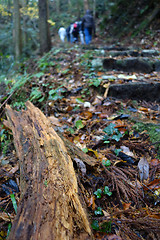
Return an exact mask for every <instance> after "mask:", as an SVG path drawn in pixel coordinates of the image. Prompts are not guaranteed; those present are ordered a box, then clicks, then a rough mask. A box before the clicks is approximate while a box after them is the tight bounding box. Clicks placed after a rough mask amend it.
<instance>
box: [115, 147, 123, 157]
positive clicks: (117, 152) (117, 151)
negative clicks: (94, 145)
mask: <svg viewBox="0 0 160 240" xmlns="http://www.w3.org/2000/svg"><path fill="white" fill-rule="evenodd" d="M121 151H122V150H121V149H120V148H118V149H114V152H115V154H116V156H118V154H119V153H120V152H121Z"/></svg>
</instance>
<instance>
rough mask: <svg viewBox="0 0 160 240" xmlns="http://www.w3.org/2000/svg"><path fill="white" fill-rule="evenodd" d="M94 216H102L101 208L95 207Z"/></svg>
mask: <svg viewBox="0 0 160 240" xmlns="http://www.w3.org/2000/svg"><path fill="white" fill-rule="evenodd" d="M94 214H95V215H101V216H103V212H102V208H101V207H97V210H95V211H94Z"/></svg>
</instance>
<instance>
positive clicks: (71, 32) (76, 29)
mask: <svg viewBox="0 0 160 240" xmlns="http://www.w3.org/2000/svg"><path fill="white" fill-rule="evenodd" d="M66 36H67V41H68V42H71V43H77V42H79V37H80V41H81V44H84V35H83V29H82V21H76V22H74V23H71V24H70V25H69V26H68V27H67V29H66Z"/></svg>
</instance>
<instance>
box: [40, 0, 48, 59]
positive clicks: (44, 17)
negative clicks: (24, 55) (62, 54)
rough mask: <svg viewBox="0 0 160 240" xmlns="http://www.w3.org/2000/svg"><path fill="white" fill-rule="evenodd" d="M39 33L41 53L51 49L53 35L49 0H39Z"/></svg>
mask: <svg viewBox="0 0 160 240" xmlns="http://www.w3.org/2000/svg"><path fill="white" fill-rule="evenodd" d="M38 8H39V35H40V53H41V55H42V54H43V53H45V52H48V51H49V50H50V49H51V37H50V31H49V24H48V22H47V21H48V0H38Z"/></svg>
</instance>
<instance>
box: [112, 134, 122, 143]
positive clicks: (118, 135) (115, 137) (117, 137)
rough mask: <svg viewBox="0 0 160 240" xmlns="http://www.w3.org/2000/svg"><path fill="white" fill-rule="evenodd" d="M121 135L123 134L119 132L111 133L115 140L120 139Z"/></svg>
mask: <svg viewBox="0 0 160 240" xmlns="http://www.w3.org/2000/svg"><path fill="white" fill-rule="evenodd" d="M121 137H123V135H122V134H121V133H120V132H119V133H118V134H117V135H113V136H112V139H113V140H116V141H117V142H119V140H120V139H121Z"/></svg>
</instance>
